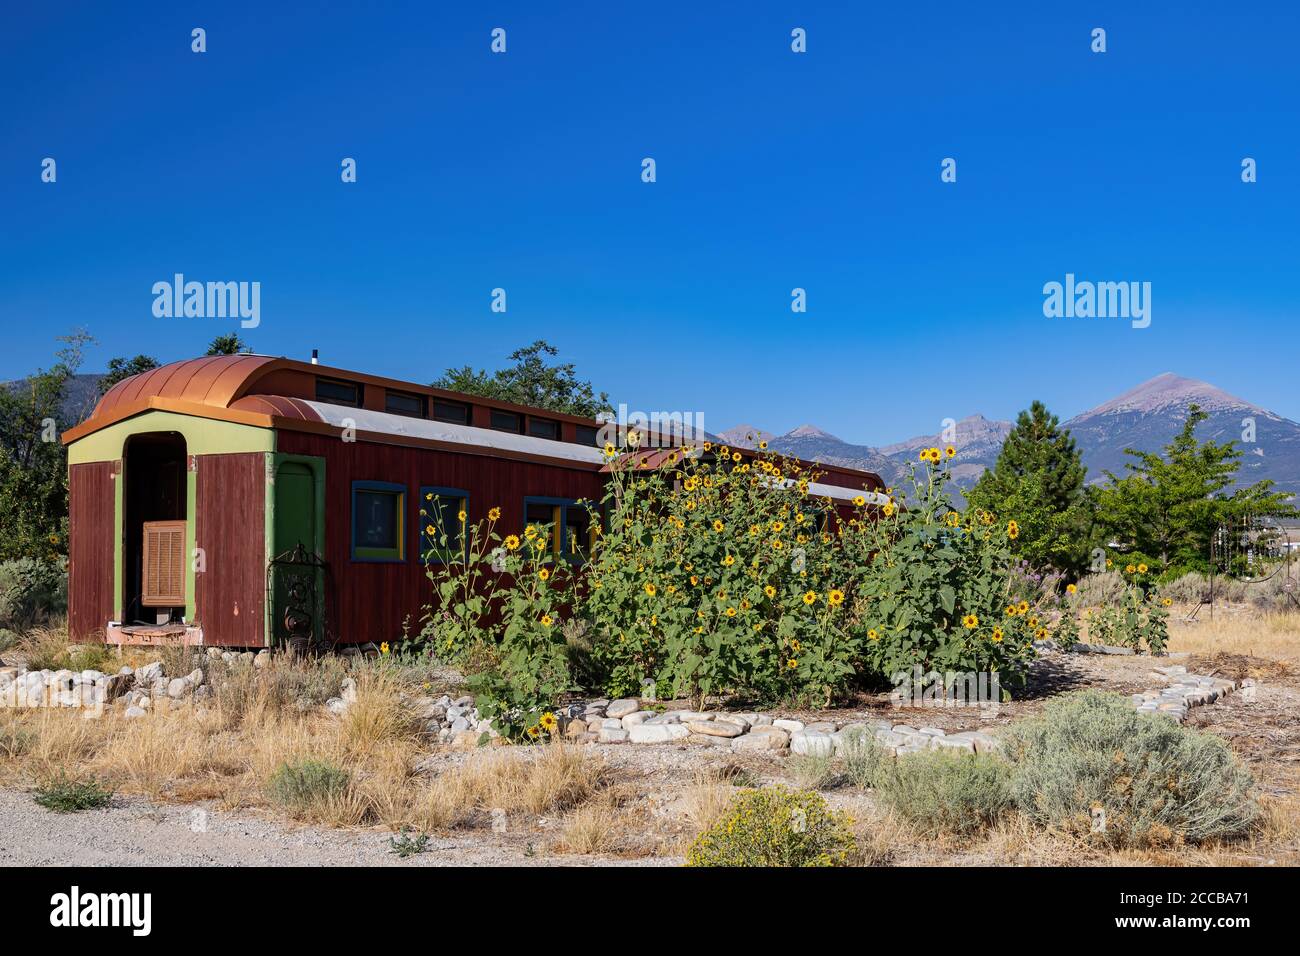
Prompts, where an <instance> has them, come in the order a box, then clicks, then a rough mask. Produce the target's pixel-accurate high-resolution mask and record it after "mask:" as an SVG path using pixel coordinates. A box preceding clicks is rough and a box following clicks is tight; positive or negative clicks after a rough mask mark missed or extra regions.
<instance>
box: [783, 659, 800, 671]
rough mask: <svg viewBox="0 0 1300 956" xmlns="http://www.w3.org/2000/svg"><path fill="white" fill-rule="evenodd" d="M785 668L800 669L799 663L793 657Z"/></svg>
mask: <svg viewBox="0 0 1300 956" xmlns="http://www.w3.org/2000/svg"><path fill="white" fill-rule="evenodd" d="M785 666H786V667H788V668H790V670H797V669H798V667H799V661H798V660H797V659H796V658H793V657H792V658H790V659H789V660H788V661H786V662H785Z"/></svg>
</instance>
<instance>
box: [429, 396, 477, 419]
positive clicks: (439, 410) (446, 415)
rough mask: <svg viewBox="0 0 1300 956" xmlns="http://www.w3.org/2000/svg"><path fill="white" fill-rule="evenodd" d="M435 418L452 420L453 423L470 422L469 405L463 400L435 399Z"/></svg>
mask: <svg viewBox="0 0 1300 956" xmlns="http://www.w3.org/2000/svg"><path fill="white" fill-rule="evenodd" d="M433 420H434V421H438V422H450V423H451V424H453V425H468V424H469V406H468V405H466V404H464V403H463V402H444V401H443V400H442V399H439V398H435V399H434V400H433Z"/></svg>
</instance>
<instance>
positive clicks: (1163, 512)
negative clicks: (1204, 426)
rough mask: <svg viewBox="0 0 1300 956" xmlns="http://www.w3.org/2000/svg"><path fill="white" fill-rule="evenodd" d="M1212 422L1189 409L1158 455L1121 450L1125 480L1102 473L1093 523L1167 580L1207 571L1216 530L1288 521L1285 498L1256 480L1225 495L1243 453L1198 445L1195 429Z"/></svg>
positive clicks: (1270, 485)
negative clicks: (1233, 522)
mask: <svg viewBox="0 0 1300 956" xmlns="http://www.w3.org/2000/svg"><path fill="white" fill-rule="evenodd" d="M1208 417H1209V416H1208V415H1206V414H1205V412H1203V411H1202V410H1201V409H1200V407H1199V406H1197V405H1192V406H1191V408H1190V409H1189V410H1188V415H1187V420H1186V421H1185V422H1184V423H1183V427H1182V430H1181V431H1180V432H1179V433H1178V434H1177V435H1175V436H1174V438H1173V440H1172V441H1170V442H1169V444H1167V445H1165V447H1164V449H1163V454H1156V453H1154V452H1145V451H1136V450H1134V449H1131V448H1129V449H1125V453H1126V454H1128V455H1130V456H1132V458H1133V459H1134V460H1133V461H1132V462H1129V463H1128V465H1126V469H1127V472H1128V473H1127V474H1126V475H1125V476H1124V477H1123V478H1117V477H1116V476H1115V475H1113V474H1111V473H1110V472H1107V473H1106V477H1107V478H1108V479H1109V483H1108V485H1107V486H1106V487H1104V488H1102V489H1101V492H1100V494H1099V496H1098V517H1099V519H1100V520H1101V522H1102V523H1103V524H1104V526H1105V528H1106V531H1107V533H1108V536H1109V537H1110V538H1112V539H1113V540H1115V541H1118V542H1119V543H1121V544H1122V545H1123V546H1124V547H1125V548H1126V549H1127V553H1128V556H1129V557H1130V558H1131V559H1132V560H1134V561H1138V560H1143V561H1146V562H1149V563H1151V564H1154V565H1156V567H1157V568H1158V569H1160V570H1162V571H1163V572H1164V574H1165V576H1166V577H1171V576H1175V575H1177V574H1180V573H1182V572H1184V571H1207V570H1208V569H1209V558H1210V540H1211V538H1212V537H1213V535H1214V532H1215V530H1216V529H1217V528H1218V527H1219V525H1220V524H1222V523H1224V522H1225V521H1228V520H1229V519H1234V518H1235V519H1238V520H1240V519H1244V518H1248V517H1254V518H1259V517H1264V516H1269V517H1274V518H1277V517H1289V516H1291V515H1294V514H1295V513H1296V512H1295V508H1294V507H1293V506H1292V505H1290V504H1289V503H1288V501H1287V499H1288V497H1289V496H1288V495H1286V494H1284V493H1281V492H1276V491H1273V482H1271V481H1259V482H1256V483H1255V484H1253V485H1251V486H1249V487H1247V488H1237V489H1235V490H1232V491H1229V489H1231V488H1232V486H1233V485H1234V484H1235V482H1236V478H1237V468H1238V466H1239V465H1240V460H1241V456H1242V452H1241V450H1240V449H1239V448H1237V447H1236V443H1235V442H1228V443H1227V444H1219V443H1218V442H1215V441H1207V442H1201V441H1198V440H1197V438H1196V435H1195V432H1196V426H1197V425H1199V424H1200V423H1201V422H1203V421H1205V419H1206V418H1208Z"/></svg>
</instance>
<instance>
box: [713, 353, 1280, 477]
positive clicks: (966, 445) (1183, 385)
mask: <svg viewBox="0 0 1300 956" xmlns="http://www.w3.org/2000/svg"><path fill="white" fill-rule="evenodd" d="M1028 403H1029V400H1028V399H1026V402H1025V404H1026V405H1028ZM1193 403H1195V404H1198V405H1200V406H1201V408H1202V409H1203V410H1204V411H1205V412H1206V413H1207V414H1208V415H1209V418H1208V419H1207V420H1206V421H1204V422H1202V423H1201V424H1200V425H1199V426H1198V427H1197V430H1196V435H1197V437H1198V438H1200V439H1201V440H1207V439H1213V440H1215V441H1218V442H1227V441H1237V442H1238V443H1239V447H1240V448H1241V449H1242V450H1243V451H1244V452H1245V456H1244V457H1243V458H1242V460H1241V468H1240V470H1239V471H1238V477H1239V481H1240V482H1241V483H1242V484H1252V483H1254V482H1256V481H1260V480H1261V479H1265V478H1269V479H1272V480H1273V481H1274V482H1276V484H1277V486H1278V487H1279V488H1280V489H1282V490H1284V491H1291V492H1296V493H1300V424H1297V423H1296V422H1293V421H1291V420H1290V419H1286V418H1283V417H1282V416H1280V415H1277V414H1274V413H1273V412H1270V411H1269V410H1267V409H1265V408H1261V407H1259V406H1258V405H1253V404H1251V403H1250V402H1247V401H1244V400H1243V399H1240V398H1237V397H1235V396H1233V395H1229V394H1228V393H1227V392H1225V391H1223V390H1222V389H1219V388H1216V387H1214V386H1213V385H1210V384H1209V383H1207V382H1201V381H1197V380H1196V379H1190V378H1183V377H1181V376H1178V375H1174V374H1172V373H1169V372H1166V373H1164V374H1163V375H1157V376H1156V377H1155V378H1153V379H1151V380H1150V381H1147V382H1143V383H1142V384H1141V385H1139V386H1137V387H1136V388H1134V389H1132V390H1130V391H1127V392H1125V393H1124V394H1123V395H1120V396H1118V397H1116V398H1113V399H1110V400H1109V401H1106V402H1103V403H1102V404H1100V405H1098V406H1097V407H1096V408H1093V409H1090V410H1089V411H1086V412H1083V413H1082V414H1080V415H1076V416H1075V417H1074V418H1072V419H1070V420H1069V421H1068V422H1065V423H1064V425H1065V427H1066V428H1068V429H1069V430H1070V432H1071V433H1072V434H1073V435H1074V438H1075V441H1076V442H1077V443H1078V447H1079V449H1080V450H1081V451H1082V452H1083V461H1084V464H1085V465H1086V466H1087V467H1088V480H1089V481H1090V482H1098V481H1104V480H1105V472H1106V471H1113V472H1115V474H1117V475H1122V474H1123V473H1124V465H1125V462H1126V461H1128V460H1130V456H1128V455H1125V454H1124V449H1126V448H1137V449H1141V450H1143V451H1159V450H1160V449H1161V448H1162V447H1163V446H1164V445H1165V444H1166V443H1168V442H1169V440H1170V439H1171V438H1173V436H1174V435H1175V434H1177V433H1178V431H1179V429H1181V428H1182V426H1183V422H1184V421H1185V420H1186V419H1187V412H1188V409H1189V408H1190V407H1191V405H1192V404H1193ZM1247 419H1253V420H1254V427H1255V441H1254V443H1247V442H1244V441H1243V437H1242V436H1243V430H1244V429H1246V427H1247V424H1243V421H1244V420H1247ZM1010 431H1011V422H1006V421H995V420H990V419H987V418H985V417H984V416H982V415H970V416H968V417H966V418H963V419H961V420H960V421H958V422H957V423H956V427H955V433H956V438H955V440H954V441H953V444H954V445H956V446H957V449H958V463H957V464H956V466H954V468H953V474H954V477H955V480H956V484H957V486H958V487H959V488H960V489H962V490H969V489H970V488H971V487H972V486H973V485H974V484H975V482H976V481H978V480H979V476H980V475H981V474H983V473H984V469H985V468H988V467H990V466H991V465H992V464H993V463H994V462H995V461H996V460H997V457H998V453H999V452H1000V451H1001V449H1002V442H1003V441H1004V440H1005V439H1006V437H1007V434H1008V433H1009V432H1010ZM721 434H722V436H723V437H725V438H726V439H727V440H728V441H730V442H731V443H732V444H745V446H746V447H750V446H751V443H749V442H743V443H742V441H741V439H742V438H743V437H744V436H745V435H753V436H760V435H762V436H763V437H765V438H766V440H767V442H768V447H769V448H770V449H771V450H773V451H778V452H781V453H783V454H787V455H795V456H797V457H799V458H804V459H807V460H809V461H821V462H825V463H827V464H832V465H842V466H844V467H848V468H859V469H863V470H865V471H872V472H875V473H876V474H878V475H880V477H881V478H882V479H884V481H885V483H886V484H890V485H894V484H897V483H898V482H899V480H900V479H901V478H902V477H903V476H905V475H906V474H907V469H908V466H909V465H910V464H911V463H912V462H914V461H916V460H917V452H918V451H920V450H921V449H922V448H928V447H930V446H936V445H937V446H943V445H945V444H947V442H946V441H944V440H943V436H942V435H941V434H934V435H918V436H916V437H915V438H910V439H908V440H906V441H901V442H898V443H896V444H892V445H884V446H882V447H879V448H874V447H871V446H868V445H855V444H852V443H850V442H846V441H844V440H842V439H840V438H837V437H836V436H835V435H832V434H830V433H829V432H827V431H824V430H823V429H821V428H818V427H817V426H815V425H800V426H799V427H798V428H796V429H794V430H793V431H790V432H787V433H786V434H784V435H776V436H772V437H767V435H768V433H767V432H763V431H762V429H760V428H757V427H756V426H753V425H740V426H737V427H736V428H734V429H728V430H727V431H725V432H722V433H721ZM757 441H758V438H757V437H755V438H754V440H753V442H754V443H756V442H757Z"/></svg>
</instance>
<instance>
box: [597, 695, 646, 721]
mask: <svg viewBox="0 0 1300 956" xmlns="http://www.w3.org/2000/svg"><path fill="white" fill-rule="evenodd" d="M640 709H641V702H640V701H639V700H636V699H635V698H632V697H624V698H623V699H622V700H616V701H612V702H611V703H610V705H609V706H608V707H606V708H605V716H606V717H617V718H619V719H622V718H624V717H626V716H627V715H628V714H635V713H636V712H637V711H638V710H640Z"/></svg>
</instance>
